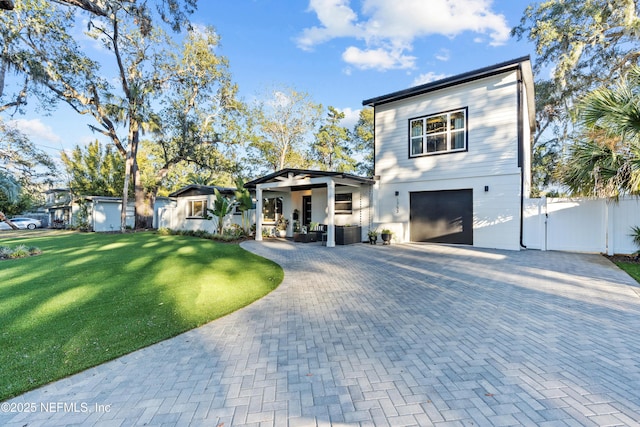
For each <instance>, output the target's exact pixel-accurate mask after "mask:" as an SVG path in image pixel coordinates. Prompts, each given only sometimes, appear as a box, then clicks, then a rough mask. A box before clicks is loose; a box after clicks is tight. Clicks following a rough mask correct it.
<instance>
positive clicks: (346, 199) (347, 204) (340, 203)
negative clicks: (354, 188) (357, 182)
mask: <svg viewBox="0 0 640 427" xmlns="http://www.w3.org/2000/svg"><path fill="white" fill-rule="evenodd" d="M351 200H352V195H351V193H346V194H336V203H335V213H336V214H350V213H351V212H352V210H353V203H352V201H351Z"/></svg>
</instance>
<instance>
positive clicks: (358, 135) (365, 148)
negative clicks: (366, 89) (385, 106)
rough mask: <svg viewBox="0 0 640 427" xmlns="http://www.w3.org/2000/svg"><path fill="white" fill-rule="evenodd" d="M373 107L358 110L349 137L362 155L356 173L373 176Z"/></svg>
mask: <svg viewBox="0 0 640 427" xmlns="http://www.w3.org/2000/svg"><path fill="white" fill-rule="evenodd" d="M373 133H374V130H373V108H363V109H362V110H360V117H359V118H358V122H357V123H356V124H355V126H354V128H353V132H352V133H351V137H352V138H353V144H354V147H355V151H356V152H357V153H359V154H360V155H361V156H362V160H361V161H360V162H358V173H359V174H361V175H364V176H373V174H374V170H373V162H374V159H373V153H374V150H373V143H374V139H373Z"/></svg>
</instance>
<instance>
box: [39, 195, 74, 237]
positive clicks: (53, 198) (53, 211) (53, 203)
mask: <svg viewBox="0 0 640 427" xmlns="http://www.w3.org/2000/svg"><path fill="white" fill-rule="evenodd" d="M44 196H45V209H46V210H47V212H48V213H49V226H50V227H54V228H64V226H65V225H68V224H71V199H72V197H71V191H70V190H69V189H68V188H52V189H51V190H47V191H45V193H44Z"/></svg>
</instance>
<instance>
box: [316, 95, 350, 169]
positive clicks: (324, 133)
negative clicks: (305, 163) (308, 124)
mask: <svg viewBox="0 0 640 427" xmlns="http://www.w3.org/2000/svg"><path fill="white" fill-rule="evenodd" d="M344 117H345V115H344V113H342V112H340V111H338V110H336V109H335V108H334V107H331V106H330V107H329V112H328V113H327V118H326V121H325V123H324V124H323V125H322V126H321V127H320V129H319V130H318V132H317V133H316V134H315V137H316V139H315V141H314V142H313V143H312V144H311V158H312V159H313V160H314V161H315V162H316V163H317V164H318V165H319V166H320V169H322V170H327V171H336V172H354V171H355V170H356V160H355V159H354V158H353V157H351V147H350V146H349V145H350V142H351V140H350V137H349V129H347V128H345V127H342V126H340V121H341V120H342V119H344Z"/></svg>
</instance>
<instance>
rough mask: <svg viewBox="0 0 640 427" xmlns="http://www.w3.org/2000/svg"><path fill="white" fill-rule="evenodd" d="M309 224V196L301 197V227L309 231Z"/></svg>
mask: <svg viewBox="0 0 640 427" xmlns="http://www.w3.org/2000/svg"><path fill="white" fill-rule="evenodd" d="M309 224H311V196H302V225H304V226H306V227H307V230H308V229H309Z"/></svg>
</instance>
